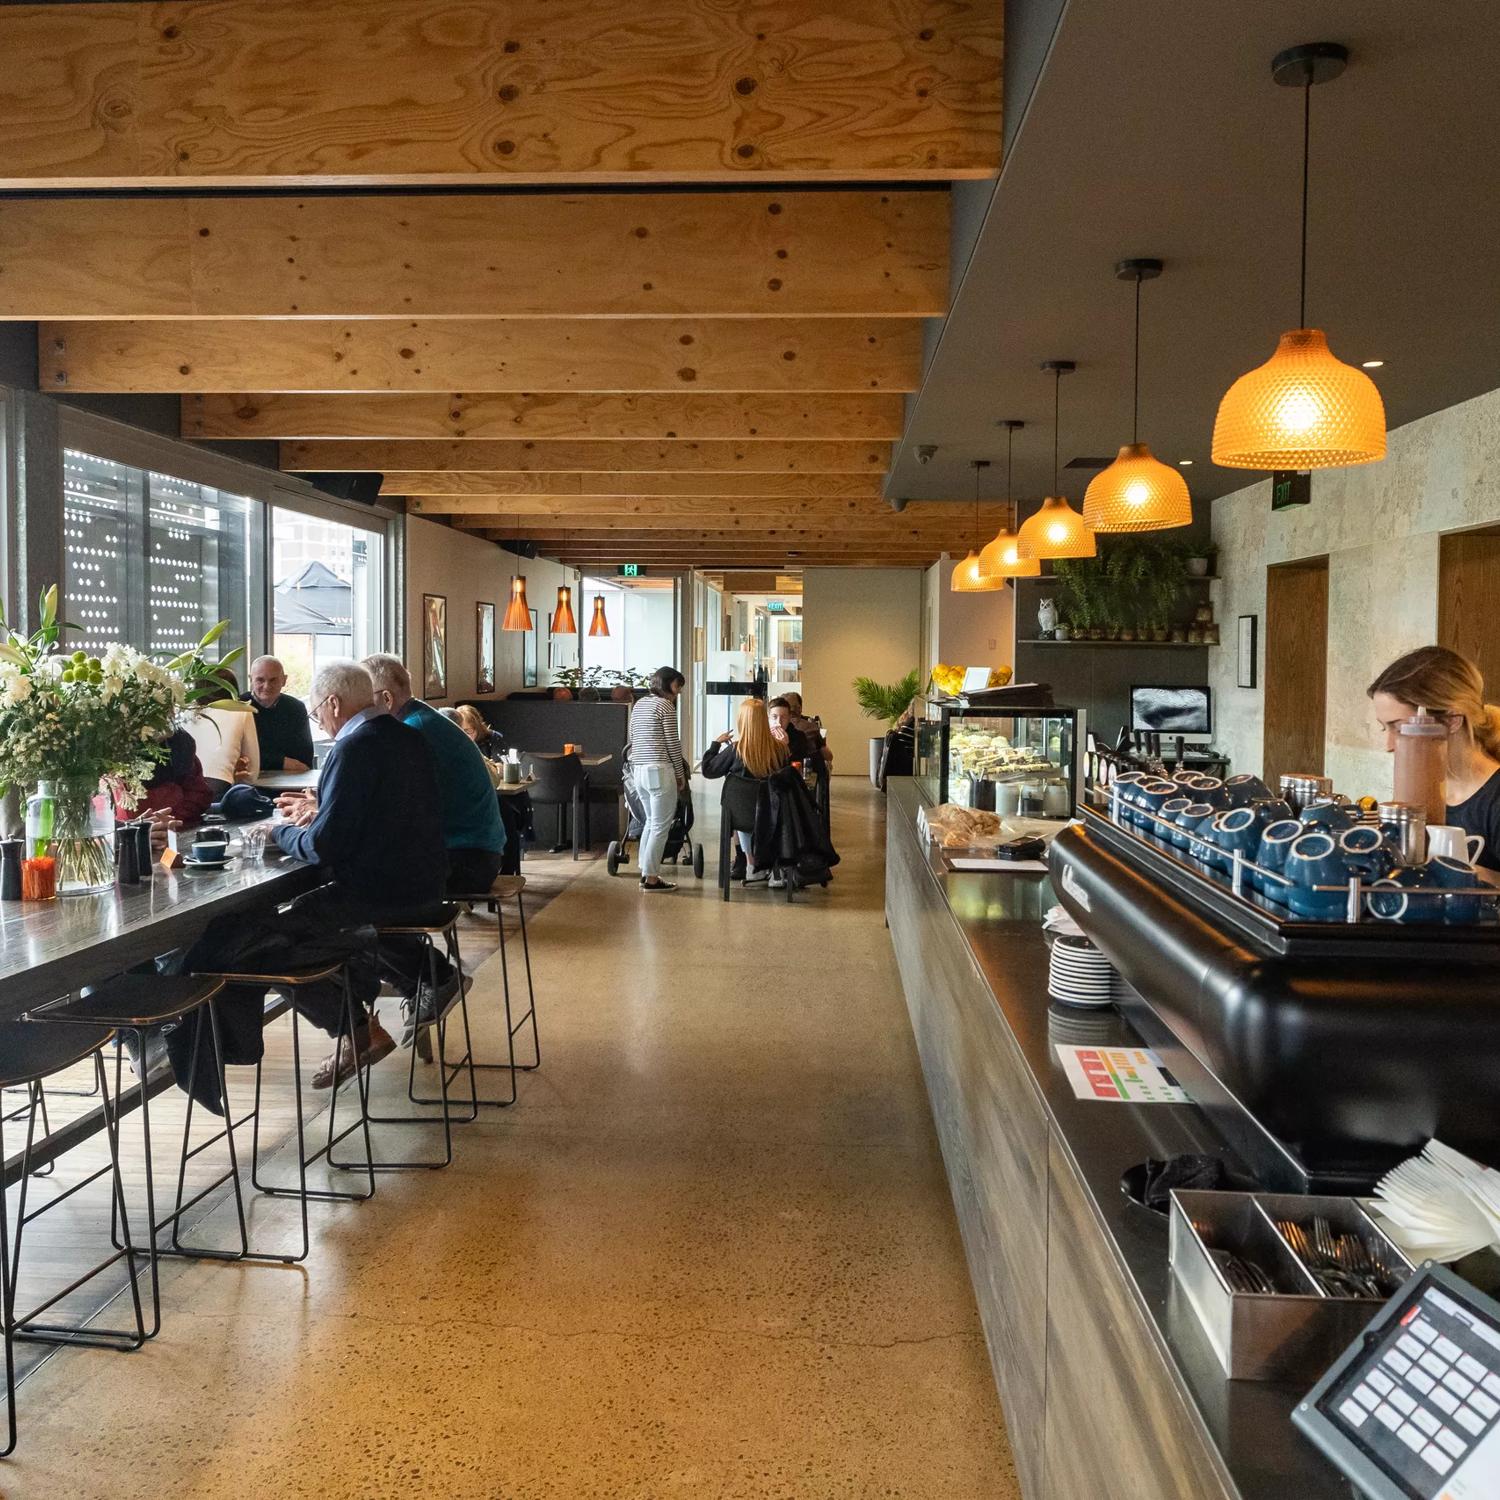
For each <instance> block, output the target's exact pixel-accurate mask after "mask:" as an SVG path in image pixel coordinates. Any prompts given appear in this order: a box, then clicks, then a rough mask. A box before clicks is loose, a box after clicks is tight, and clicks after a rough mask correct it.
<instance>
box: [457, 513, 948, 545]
mask: <svg viewBox="0 0 1500 1500" xmlns="http://www.w3.org/2000/svg"><path fill="white" fill-rule="evenodd" d="M459 529H461V530H463V531H477V532H480V533H481V534H482V535H484V536H487V537H490V538H491V539H492V540H493V539H496V538H499V537H513V538H522V537H550V536H576V537H580V538H584V537H608V536H619V535H622V534H624V535H630V534H631V533H634V532H648V531H650V532H660V533H662V534H664V535H668V534H672V533H683V532H686V533H696V532H704V531H712V532H718V533H722V534H724V535H731V534H733V535H739V536H755V535H756V534H758V533H766V532H770V531H774V532H776V533H778V534H780V533H783V532H786V531H796V532H798V534H799V535H804V536H812V535H816V536H829V537H836V536H855V537H923V538H926V537H938V538H941V539H943V540H946V541H951V542H954V543H962V544H963V546H964V549H965V550H966V551H967V550H968V548H969V547H970V546H971V545H972V537H973V533H972V532H971V531H970V530H969V527H968V524H967V522H965V523H964V524H963V525H953V524H952V523H949V524H947V525H944V524H942V523H941V522H933V521H909V520H907V518H906V517H905V516H892V515H890V514H889V512H887V518H886V519H885V520H880V519H879V518H878V517H870V518H860V519H857V520H847V519H842V518H840V517H838V516H833V517H831V518H823V517H819V516H817V515H807V514H802V515H796V514H792V515H788V514H787V513H785V512H781V511H767V512H764V513H762V514H757V515H752V516H734V515H731V514H729V513H727V512H723V511H721V512H720V513H719V514H718V515H717V516H715V515H713V514H711V513H709V512H699V513H698V514H696V515H690V516H610V515H597V516H491V517H487V518H484V519H476V520H473V521H470V522H468V523H467V524H466V525H465V526H463V527H461V528H459Z"/></svg>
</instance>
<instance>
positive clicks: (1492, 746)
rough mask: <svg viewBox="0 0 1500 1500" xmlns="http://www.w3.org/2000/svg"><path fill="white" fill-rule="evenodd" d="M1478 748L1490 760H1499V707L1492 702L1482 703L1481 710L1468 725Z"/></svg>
mask: <svg viewBox="0 0 1500 1500" xmlns="http://www.w3.org/2000/svg"><path fill="white" fill-rule="evenodd" d="M1470 727H1471V728H1472V729H1473V731H1474V739H1475V741H1476V743H1477V744H1478V745H1479V748H1480V749H1481V750H1483V751H1484V753H1485V754H1486V755H1488V756H1489V757H1490V759H1491V760H1500V707H1497V706H1496V705H1495V704H1493V703H1486V704H1484V705H1483V712H1482V713H1481V714H1480V716H1479V718H1478V719H1477V720H1476V721H1475V722H1474V724H1473V725H1471V726H1470Z"/></svg>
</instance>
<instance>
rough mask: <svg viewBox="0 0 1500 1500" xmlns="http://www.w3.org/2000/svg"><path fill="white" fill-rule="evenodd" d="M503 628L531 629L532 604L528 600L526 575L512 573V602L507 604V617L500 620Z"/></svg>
mask: <svg viewBox="0 0 1500 1500" xmlns="http://www.w3.org/2000/svg"><path fill="white" fill-rule="evenodd" d="M500 628H501V630H530V629H531V606H530V605H529V604H527V602H526V575H525V574H524V573H523V574H521V575H519V576H517V575H516V574H514V573H512V574H511V579H510V603H509V604H507V605H506V606H505V618H504V619H503V620H501V621H500Z"/></svg>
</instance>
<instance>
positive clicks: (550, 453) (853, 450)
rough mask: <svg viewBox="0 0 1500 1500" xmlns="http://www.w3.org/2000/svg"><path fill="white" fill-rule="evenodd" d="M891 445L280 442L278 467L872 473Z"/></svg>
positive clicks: (405, 471) (399, 472)
mask: <svg viewBox="0 0 1500 1500" xmlns="http://www.w3.org/2000/svg"><path fill="white" fill-rule="evenodd" d="M890 458H891V449H890V444H889V443H761V442H750V443H699V442H678V443H621V442H582V443H537V442H532V441H530V440H529V439H527V440H518V441H511V442H453V443H445V442H436V443H433V442H411V441H404V442H389V443H352V442H320V443H283V444H282V445H281V467H282V468H283V469H285V470H287V471H288V472H291V473H300V472H307V471H315V472H327V471H335V472H344V473H348V472H351V471H359V472H366V473H377V474H385V475H386V476H388V477H391V476H396V477H398V478H400V479H402V480H404V478H405V476H407V475H410V474H421V475H424V476H430V475H433V474H437V473H452V472H461V473H464V474H465V475H474V474H530V473H537V474H540V473H555V472H558V471H563V472H567V471H572V472H574V473H580V474H584V473H596V474H597V473H605V474H629V473H637V474H641V473H645V474H671V473H706V474H708V473H712V474H734V473H739V474H876V475H883V474H884V473H885V471H886V468H887V466H888V465H889V463H890ZM398 488H399V486H398Z"/></svg>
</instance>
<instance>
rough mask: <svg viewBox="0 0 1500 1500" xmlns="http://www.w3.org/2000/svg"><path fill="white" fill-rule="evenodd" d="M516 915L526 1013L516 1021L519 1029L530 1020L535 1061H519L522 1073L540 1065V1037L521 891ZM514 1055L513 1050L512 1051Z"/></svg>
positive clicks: (529, 945)
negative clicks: (519, 936)
mask: <svg viewBox="0 0 1500 1500" xmlns="http://www.w3.org/2000/svg"><path fill="white" fill-rule="evenodd" d="M516 916H517V917H518V918H519V919H520V924H521V956H522V958H524V959H525V961H526V1014H525V1015H524V1016H522V1017H521V1019H520V1020H519V1021H517V1022H516V1029H517V1030H518V1031H519V1030H520V1029H521V1027H523V1026H524V1025H525V1024H526V1022H527V1021H528V1020H529V1021H530V1022H531V1055H532V1056H533V1057H534V1058H535V1059H536V1061H535V1062H530V1063H521V1064H519V1067H520V1069H521V1071H522V1072H523V1073H530V1072H533V1071H534V1070H535V1069H537V1068H539V1067H541V1065H542V1039H541V1036H540V1035H539V1034H538V1032H537V1029H536V985H535V983H534V982H533V980H532V977H531V939H530V938H529V937H528V936H527V934H526V896H525V893H524V892H523V891H517V892H516ZM511 1055H512V1057H514V1055H515V1054H514V1052H512V1054H511Z"/></svg>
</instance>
